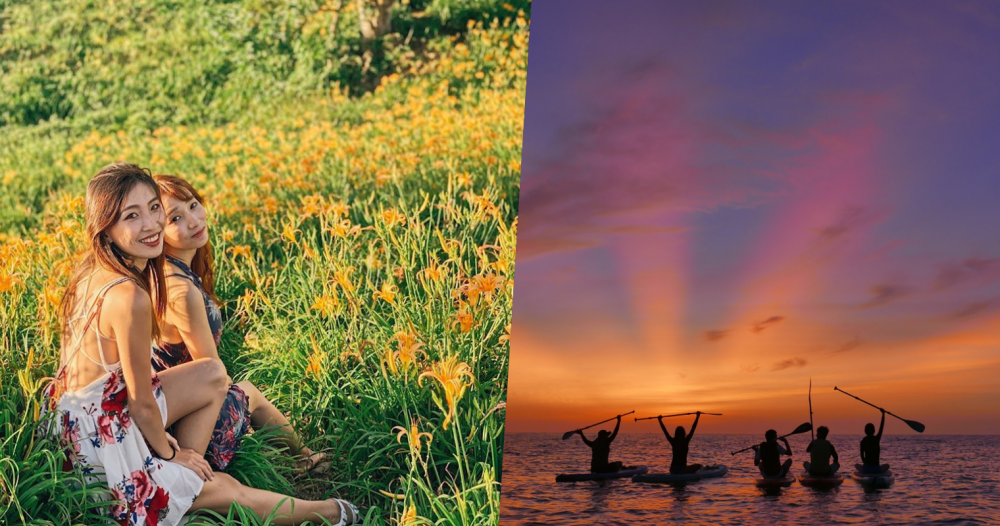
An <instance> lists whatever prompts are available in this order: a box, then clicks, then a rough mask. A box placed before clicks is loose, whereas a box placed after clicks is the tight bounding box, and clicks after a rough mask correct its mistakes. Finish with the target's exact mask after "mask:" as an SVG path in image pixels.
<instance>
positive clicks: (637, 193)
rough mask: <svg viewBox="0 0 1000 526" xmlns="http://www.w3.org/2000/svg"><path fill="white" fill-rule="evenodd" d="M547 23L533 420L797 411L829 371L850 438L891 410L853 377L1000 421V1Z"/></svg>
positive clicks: (614, 7) (519, 421)
mask: <svg viewBox="0 0 1000 526" xmlns="http://www.w3.org/2000/svg"><path fill="white" fill-rule="evenodd" d="M532 29H533V31H532V34H531V42H530V49H529V60H528V83H527V86H528V87H527V99H526V100H527V105H526V111H525V133H524V158H523V162H522V185H521V198H520V199H521V200H520V218H519V232H518V253H517V279H516V282H517V284H516V286H515V299H514V321H513V331H512V332H513V338H512V342H511V361H510V380H509V398H508V407H507V428H508V430H509V431H512V432H520V431H548V432H553V433H558V432H562V431H567V430H571V429H573V428H575V427H581V426H583V425H588V424H591V423H593V422H596V421H598V420H603V419H605V418H608V417H612V416H614V415H615V414H617V413H622V412H626V411H630V410H633V409H634V410H636V415H634V416H651V415H656V414H661V413H677V412H686V411H695V410H702V411H708V412H717V413H724V414H725V416H723V417H714V418H711V419H710V417H706V419H705V420H704V421H703V424H702V425H701V426H700V428H701V431H702V432H705V433H758V432H760V433H762V432H763V431H764V430H766V429H767V428H769V427H774V428H776V429H778V431H779V432H787V431H782V429H785V428H787V429H788V431H790V430H791V428H793V427H794V426H795V425H796V424H799V423H801V422H803V421H808V418H809V414H808V407H807V400H806V391H807V387H808V383H809V378H810V377H812V381H813V409H814V411H815V413H816V425H821V424H826V425H829V426H830V427H831V429H832V431H831V432H832V433H834V434H837V433H858V434H860V433H862V428H863V426H864V424H865V423H866V422H871V421H874V422H876V423H877V417H878V412H877V411H876V410H874V409H871V408H869V407H868V406H865V405H863V404H861V403H859V402H857V401H855V400H853V399H851V398H848V397H847V396H844V395H842V394H840V393H836V392H834V391H833V386H834V385H836V386H839V387H840V388H842V389H844V390H846V391H848V392H851V393H853V394H855V395H858V396H860V397H862V398H865V399H868V400H870V401H872V402H875V403H879V404H882V405H884V406H885V407H886V408H887V409H889V410H890V411H893V412H895V413H897V414H898V415H900V416H902V417H904V418H909V419H912V420H918V421H921V422H923V423H924V424H926V425H927V433H928V434H965V433H989V434H1000V96H998V93H1000V91H998V90H1000V4H998V3H993V2H986V1H979V2H949V3H945V2H917V1H910V2H878V3H873V2H836V3H834V2H797V1H796V2H753V3H750V2H715V1H698V2H667V1H659V0H657V1H649V2H639V1H629V2H627V3H619V2H594V1H586V2H581V1H576V0H574V1H572V2H570V1H563V2H558V1H553V0H549V1H546V2H538V3H537V4H535V5H534V6H533V9H532ZM670 424H671V425H678V424H684V425H689V424H690V422H689V420H688V419H683V420H680V419H678V420H671V421H670ZM886 426H887V428H886V433H891V434H896V433H898V434H907V433H909V434H913V431H911V430H910V429H909V428H907V427H906V426H905V425H904V424H903V423H901V422H899V421H894V420H892V419H891V418H890V419H887V423H886ZM605 428H607V427H606V426H605ZM656 430H657V427H656V424H655V423H654V422H652V421H650V422H640V423H633V422H632V420H631V417H629V418H628V421H627V424H625V425H623V429H622V431H623V432H653V431H656Z"/></svg>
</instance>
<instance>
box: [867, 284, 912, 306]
mask: <svg viewBox="0 0 1000 526" xmlns="http://www.w3.org/2000/svg"><path fill="white" fill-rule="evenodd" d="M869 290H871V293H872V295H873V296H874V297H873V298H872V299H870V300H868V301H866V302H864V303H862V304H861V305H859V306H858V308H859V309H868V308H871V307H880V306H882V305H885V304H887V303H890V302H892V301H895V300H898V299H899V298H902V297H903V296H906V295H908V294H910V292H911V290H910V288H909V287H904V286H902V285H872V287H871V289H869Z"/></svg>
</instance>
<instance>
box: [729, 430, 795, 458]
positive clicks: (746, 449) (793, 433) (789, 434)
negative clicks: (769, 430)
mask: <svg viewBox="0 0 1000 526" xmlns="http://www.w3.org/2000/svg"><path fill="white" fill-rule="evenodd" d="M812 428H813V426H812V424H810V423H809V422H804V423H802V424H801V425H800V426H799V427H796V428H795V431H792V432H791V433H788V434H787V435H781V436H780V437H778V438H785V437H790V436H792V435H797V434H799V433H805V432H806V431H812ZM755 447H757V444H754V445H752V446H750V447H745V448H743V449H741V450H739V451H733V452H732V453H730V454H732V455H735V454H737V453H742V452H744V451H750V450H751V449H753V448H755Z"/></svg>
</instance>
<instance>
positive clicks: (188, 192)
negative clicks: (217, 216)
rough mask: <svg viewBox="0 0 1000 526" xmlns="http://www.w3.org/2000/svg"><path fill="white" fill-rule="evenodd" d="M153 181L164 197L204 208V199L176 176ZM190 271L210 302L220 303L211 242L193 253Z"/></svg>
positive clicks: (162, 175)
mask: <svg viewBox="0 0 1000 526" xmlns="http://www.w3.org/2000/svg"><path fill="white" fill-rule="evenodd" d="M153 180H155V181H156V184H157V185H159V186H160V193H161V194H163V196H164V197H173V198H174V199H179V200H181V201H190V200H191V199H194V200H196V201H198V203H199V204H200V205H201V206H205V199H204V198H202V197H201V194H199V193H198V191H197V190H195V189H194V187H193V186H191V183H189V182H187V181H185V180H184V179H181V178H180V177H177V176H176V175H167V174H156V175H154V176H153ZM191 270H192V271H194V273H195V274H197V275H198V277H199V278H201V288H202V289H204V290H205V292H206V293H207V294H208V296H209V297H210V298H212V301H214V302H216V303H222V302H220V301H219V298H217V297H216V296H215V264H214V263H213V260H212V240H211V239H209V240H208V241H207V242H205V246H203V247H201V248H199V249H198V250H196V251H195V252H194V259H192V260H191Z"/></svg>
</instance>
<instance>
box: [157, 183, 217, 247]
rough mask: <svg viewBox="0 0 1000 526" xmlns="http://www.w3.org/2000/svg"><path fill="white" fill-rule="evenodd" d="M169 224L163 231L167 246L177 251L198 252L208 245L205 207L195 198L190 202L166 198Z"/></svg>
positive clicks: (189, 200)
mask: <svg viewBox="0 0 1000 526" xmlns="http://www.w3.org/2000/svg"><path fill="white" fill-rule="evenodd" d="M163 204H164V207H165V208H166V210H167V215H166V218H167V223H166V227H165V228H164V230H163V234H164V240H165V241H166V243H167V245H168V246H170V247H171V248H174V249H177V250H197V249H199V248H201V247H203V246H205V243H208V222H207V221H206V220H205V207H204V206H202V205H201V203H199V202H198V200H197V199H196V198H194V197H191V198H190V199H188V200H183V199H179V198H177V197H174V196H170V195H167V196H165V197H164V203H163Z"/></svg>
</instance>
